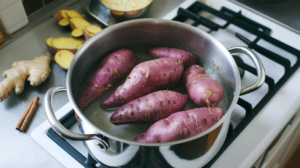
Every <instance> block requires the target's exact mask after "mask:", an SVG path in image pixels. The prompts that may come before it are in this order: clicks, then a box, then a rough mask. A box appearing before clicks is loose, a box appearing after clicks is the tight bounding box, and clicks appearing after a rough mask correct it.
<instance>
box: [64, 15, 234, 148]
mask: <svg viewBox="0 0 300 168" xmlns="http://www.w3.org/2000/svg"><path fill="white" fill-rule="evenodd" d="M154 46H167V47H175V48H180V49H183V50H186V51H189V52H192V53H194V54H195V55H197V58H198V64H199V65H200V66H202V67H204V68H205V70H206V73H207V75H209V76H210V77H211V78H213V79H215V80H217V81H218V82H219V83H220V84H221V85H222V87H223V89H224V98H223V100H222V101H221V103H219V105H218V106H219V107H221V108H222V109H223V110H224V111H225V112H226V114H225V116H224V117H223V118H222V119H221V120H220V121H219V122H218V123H217V124H215V125H214V126H213V127H212V128H211V129H209V130H207V131H205V132H203V133H201V134H199V135H197V136H195V137H192V138H189V139H186V140H181V141H178V143H180V142H185V141H189V140H192V139H196V138H197V137H201V136H203V135H205V134H207V133H208V132H210V131H211V130H213V129H215V128H217V127H218V126H219V125H220V124H222V123H223V122H224V120H225V119H226V118H229V119H230V114H231V112H232V110H233V108H234V106H235V104H236V102H237V98H238V96H239V91H240V77H239V73H238V69H237V66H236V64H235V62H234V60H233V58H232V56H231V55H230V54H229V52H228V51H227V50H226V48H225V47H224V46H223V45H221V44H220V43H219V42H218V41H217V40H215V39H214V38H213V37H211V36H210V35H208V34H207V33H205V32H203V31H201V30H199V29H196V28H193V27H192V26H189V25H185V24H183V23H179V22H175V21H167V20H160V19H139V20H134V21H127V22H123V23H120V24H117V25H114V26H111V27H109V28H107V29H105V30H103V31H101V32H100V33H98V34H97V35H95V36H94V37H92V38H91V39H90V40H88V41H87V42H86V43H85V44H84V45H83V46H82V47H81V48H80V50H79V51H78V52H77V53H76V55H75V57H74V59H73V61H72V63H71V65H70V68H69V71H68V76H67V90H68V96H69V99H70V101H71V102H72V104H73V107H74V109H75V111H76V113H77V115H78V116H79V117H80V119H81V120H84V121H85V122H89V123H90V124H91V125H92V127H93V128H94V129H95V130H96V131H97V132H99V133H100V134H102V135H104V136H106V137H109V138H113V139H115V140H119V141H121V142H125V143H128V144H133V145H142V144H141V143H136V142H133V141H132V140H133V139H134V138H135V137H136V136H137V135H138V134H140V133H143V132H146V131H147V129H148V128H149V127H150V125H151V124H146V125H136V124H127V125H122V126H115V125H113V124H111V123H110V122H109V118H110V116H111V115H112V113H113V112H114V111H115V110H116V109H110V110H103V109H101V108H100V104H101V103H102V102H103V101H104V100H105V99H106V98H107V97H108V96H109V95H110V94H112V93H113V92H114V91H115V89H116V88H117V87H118V86H116V87H115V88H114V89H113V90H112V91H110V92H109V93H108V94H107V95H106V96H104V97H103V98H102V99H100V100H99V101H97V102H96V103H94V104H93V105H91V106H90V107H88V108H87V109H85V110H84V111H80V110H79V108H78V107H77V105H76V103H75V102H76V101H75V100H76V99H77V97H78V95H79V93H80V91H81V89H82V87H83V85H84V81H85V79H86V78H87V77H88V74H90V73H91V72H93V70H94V69H95V67H96V66H97V65H98V64H99V62H100V61H101V60H102V59H103V58H104V57H105V56H106V55H107V54H108V53H110V52H112V51H114V50H116V49H118V48H127V49H130V50H132V51H133V52H134V53H136V55H137V56H138V58H139V62H144V61H147V60H151V59H153V58H152V57H150V56H149V55H147V54H145V52H144V49H146V48H148V47H154ZM124 81H125V79H124V80H123V81H122V82H120V85H121V84H122V83H124ZM168 89H169V90H174V91H177V92H179V93H183V94H188V93H187V91H186V89H185V88H184V86H183V84H182V83H178V84H177V85H176V86H174V87H172V88H168ZM192 108H197V106H196V105H195V104H194V103H193V102H192V101H191V100H189V102H188V105H187V106H186V108H185V110H188V109H192ZM229 113H230V114H229ZM172 143H173V144H174V143H176V142H172ZM143 145H145V144H143ZM152 145H154V146H155V144H152ZM156 145H159V144H156ZM166 145H170V144H166Z"/></svg>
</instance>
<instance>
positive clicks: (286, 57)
mask: <svg viewBox="0 0 300 168" xmlns="http://www.w3.org/2000/svg"><path fill="white" fill-rule="evenodd" d="M163 19H169V20H175V21H180V22H184V23H186V24H190V25H192V26H195V27H197V28H199V29H202V30H204V31H206V32H207V33H209V34H211V35H212V36H213V37H215V38H216V39H217V40H219V41H220V42H221V43H222V44H223V45H224V46H225V47H227V48H230V47H234V46H246V47H249V48H251V49H253V50H254V51H255V52H256V53H257V54H258V55H259V57H260V58H261V60H262V62H263V64H264V67H265V70H266V81H265V84H264V85H263V86H262V87H261V88H260V89H258V90H257V91H255V92H253V93H250V94H247V95H244V96H241V97H240V99H239V100H238V105H237V106H236V108H235V109H234V111H233V114H232V118H231V126H230V128H229V131H228V135H227V138H226V140H225V142H224V144H223V146H222V148H221V150H220V151H219V152H218V153H217V155H216V156H215V157H214V158H213V159H211V160H209V161H206V162H203V163H201V164H202V165H200V166H204V167H216V168H217V167H251V166H252V165H254V163H255V162H256V161H257V160H258V159H259V158H260V156H261V155H262V154H263V153H264V151H265V150H266V149H267V148H268V146H269V145H270V144H271V142H272V141H273V140H274V139H275V138H276V136H277V135H278V134H279V132H280V131H281V130H282V129H283V128H284V127H285V125H286V124H287V123H288V121H289V120H290V119H291V118H292V117H293V116H294V115H295V113H296V112H297V110H298V108H299V103H297V100H299V98H300V90H299V89H297V87H298V86H297V84H298V82H299V80H300V71H299V70H298V69H299V65H300V61H299V57H300V51H299V50H300V46H299V43H297V42H299V41H300V35H299V34H296V33H295V32H293V31H290V30H288V29H287V28H285V27H282V26H281V25H278V24H276V23H275V22H273V21H271V20H268V19H266V18H264V17H262V16H260V15H259V14H256V13H253V12H251V11H249V10H247V9H245V8H242V7H241V6H239V5H238V4H235V3H234V2H230V1H223V0H222V1H218V0H210V1H207V2H206V4H203V3H200V2H199V1H194V0H187V1H184V2H183V3H182V4H180V5H179V6H178V7H176V8H175V9H173V10H172V11H171V12H170V13H168V14H167V15H166V16H164V17H163ZM291 37H292V38H291ZM234 58H235V60H236V63H237V65H238V66H239V70H240V74H242V88H244V87H247V86H249V84H251V83H254V82H255V81H256V70H255V68H254V65H253V63H252V62H251V60H250V59H249V58H248V57H246V56H244V55H236V56H234ZM239 58H241V59H239ZM56 116H57V118H58V119H60V121H61V123H62V124H63V125H64V126H65V127H66V128H68V129H70V131H72V132H78V133H80V128H79V127H78V125H77V123H76V119H75V116H74V112H73V109H72V106H71V104H70V103H67V104H66V105H65V106H64V107H62V108H61V109H60V110H58V111H57V112H56ZM278 121H280V122H278ZM31 137H32V138H33V139H34V140H35V141H37V143H39V144H40V145H41V146H42V147H43V148H45V149H46V150H47V151H48V152H49V153H50V154H51V155H52V156H53V157H55V158H56V159H57V160H58V161H59V162H61V163H62V164H63V165H64V166H66V167H99V166H100V167H101V164H99V163H96V162H95V161H94V160H93V158H92V157H91V156H90V155H89V154H88V151H87V149H86V148H85V147H84V145H85V144H84V143H82V142H75V141H70V140H65V139H63V138H61V137H60V136H58V135H57V134H56V133H55V132H54V131H53V130H52V129H51V127H50V125H49V123H48V121H45V122H44V123H43V124H42V125H40V126H39V127H38V128H36V130H35V131H33V132H32V134H31ZM203 157H205V156H203ZM150 167H151V166H150Z"/></svg>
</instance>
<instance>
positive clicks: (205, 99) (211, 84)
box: [183, 65, 224, 107]
mask: <svg viewBox="0 0 300 168" xmlns="http://www.w3.org/2000/svg"><path fill="white" fill-rule="evenodd" d="M183 82H184V85H185V86H186V88H187V90H188V92H189V95H190V98H191V99H192V100H193V102H194V103H196V104H197V105H198V106H201V107H208V106H210V107H214V106H216V105H217V104H218V103H220V101H221V100H222V99H223V94H224V92H223V88H222V86H221V85H220V84H219V83H218V82H217V81H216V80H213V79H212V78H210V77H209V76H207V75H206V74H205V70H204V69H203V68H202V67H200V66H199V65H192V66H191V67H189V68H188V69H187V70H186V71H185V72H184V74H183Z"/></svg>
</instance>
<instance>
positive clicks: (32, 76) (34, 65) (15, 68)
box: [0, 55, 51, 102]
mask: <svg viewBox="0 0 300 168" xmlns="http://www.w3.org/2000/svg"><path fill="white" fill-rule="evenodd" d="M50 62H51V56H50V55H44V56H41V57H36V58H34V59H33V60H30V61H18V62H14V63H13V64H12V65H11V66H12V68H11V69H9V70H6V71H4V73H3V76H4V77H5V79H4V80H3V81H2V82H1V83H0V102H1V101H3V100H5V99H6V98H7V97H8V96H9V95H10V94H11V92H12V91H13V90H14V91H15V93H16V94H20V93H22V91H23V90H24V85H25V81H26V79H27V80H28V81H29V82H30V85H31V86H37V85H39V84H41V83H42V82H44V81H45V80H46V79H47V77H48V76H49V74H50V72H51V69H50V67H49V64H50Z"/></svg>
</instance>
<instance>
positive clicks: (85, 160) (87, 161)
mask: <svg viewBox="0 0 300 168" xmlns="http://www.w3.org/2000/svg"><path fill="white" fill-rule="evenodd" d="M76 121H77V120H76V117H75V114H74V110H72V111H70V112H69V113H68V114H66V115H65V116H64V117H63V118H61V119H60V120H59V122H60V123H61V124H62V125H63V126H64V127H65V128H67V129H68V128H69V127H71V126H72V125H73V124H74V123H76ZM47 135H48V137H49V138H51V139H52V140H53V141H54V142H55V143H56V144H57V145H58V146H60V147H61V148H62V149H63V150H64V151H66V152H67V153H68V154H69V155H71V156H72V157H73V158H74V159H75V160H77V161H78V162H79V163H80V164H81V165H82V166H83V167H85V168H96V161H95V160H94V159H93V158H92V156H91V155H90V154H88V156H87V157H85V156H83V155H82V154H81V153H80V152H79V151H78V150H76V149H75V148H74V147H73V146H72V145H70V144H69V143H68V142H67V141H66V140H65V139H63V138H62V137H60V136H59V135H57V133H56V132H54V130H53V129H52V128H49V129H48V131H47ZM84 145H85V144H84Z"/></svg>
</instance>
